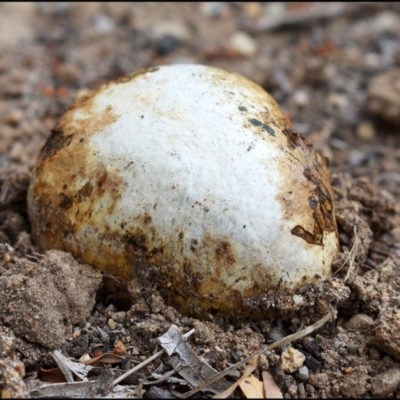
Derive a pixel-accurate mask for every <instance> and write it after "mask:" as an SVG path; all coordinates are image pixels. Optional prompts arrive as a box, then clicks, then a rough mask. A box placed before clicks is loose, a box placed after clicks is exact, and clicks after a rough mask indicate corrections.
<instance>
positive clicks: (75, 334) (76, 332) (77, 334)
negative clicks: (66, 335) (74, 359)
mask: <svg viewBox="0 0 400 400" xmlns="http://www.w3.org/2000/svg"><path fill="white" fill-rule="evenodd" d="M79 336H81V331H80V330H79V329H78V330H76V331H75V332H74V333H73V334H72V337H73V338H74V339H76V338H78V337H79Z"/></svg>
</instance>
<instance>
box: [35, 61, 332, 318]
mask: <svg viewBox="0 0 400 400" xmlns="http://www.w3.org/2000/svg"><path fill="white" fill-rule="evenodd" d="M28 205H29V213H30V219H31V222H32V233H33V237H34V239H35V240H36V242H37V244H38V245H39V246H40V247H41V248H42V249H50V248H59V249H63V250H66V251H69V252H71V253H72V254H73V255H74V256H75V257H77V258H78V259H81V260H83V261H84V262H86V263H88V264H91V265H93V266H95V267H97V268H100V269H103V270H106V271H109V272H110V273H112V274H115V275H118V276H120V277H122V278H124V279H131V278H139V279H148V280H149V281H151V282H154V283H155V284H156V285H157V286H158V287H159V288H160V291H161V292H162V293H164V294H165V296H166V297H168V299H169V300H171V301H172V302H173V303H174V304H178V305H179V307H180V308H181V310H183V311H185V312H188V313H199V312H203V311H206V312H207V311H212V310H217V311H219V312H221V313H223V312H225V313H231V314H232V313H237V312H239V310H240V309H241V307H242V306H243V302H244V300H246V299H251V298H253V297H254V296H258V295H262V294H274V293H277V292H279V293H293V292H294V291H295V290H296V289H298V288H299V287H300V286H302V285H304V284H305V283H307V282H313V281H315V279H317V278H316V277H322V278H324V277H328V276H329V275H330V267H331V262H332V260H333V257H334V256H335V255H336V253H337V251H338V237H337V229H336V223H335V217H334V213H333V208H332V189H331V186H330V183H329V171H328V167H327V162H326V160H325V159H324V158H323V157H321V156H320V155H319V154H318V153H317V152H316V151H315V150H314V148H313V147H312V146H311V145H310V144H308V143H307V141H306V140H305V139H304V138H303V137H302V136H301V135H300V134H298V133H297V132H296V131H295V130H294V129H293V127H292V125H291V123H290V121H289V120H288V118H287V117H286V116H285V115H284V114H283V113H282V112H281V110H280V108H279V106H278V105H277V103H276V102H275V101H274V100H273V99H272V97H271V96H270V95H269V94H268V93H266V92H265V91H264V90H263V89H262V88H261V87H259V86H258V85H256V84H255V83H253V82H251V81H250V80H248V79H246V78H244V77H242V76H240V75H237V74H233V73H229V72H226V71H223V70H221V69H217V68H211V67H207V66H202V65H170V66H162V67H159V68H151V69H148V70H143V71H139V72H137V73H135V74H131V75H128V76H126V77H124V78H123V79H119V80H117V81H114V82H110V83H108V84H106V85H104V86H102V87H101V88H100V89H98V90H97V91H94V92H92V93H90V94H89V95H87V96H85V97H83V98H81V99H79V100H78V101H77V103H76V104H75V105H73V106H72V107H71V108H70V109H69V110H68V111H67V112H66V113H65V114H64V115H63V116H62V118H61V119H60V121H59V122H58V124H57V125H56V126H55V128H54V129H53V130H52V133H51V135H50V137H49V138H48V140H47V142H46V143H45V145H44V147H43V148H42V150H41V152H40V155H39V158H38V161H37V164H36V166H35V168H34V170H33V174H32V181H31V184H30V188H29V192H28ZM239 313H240V312H239Z"/></svg>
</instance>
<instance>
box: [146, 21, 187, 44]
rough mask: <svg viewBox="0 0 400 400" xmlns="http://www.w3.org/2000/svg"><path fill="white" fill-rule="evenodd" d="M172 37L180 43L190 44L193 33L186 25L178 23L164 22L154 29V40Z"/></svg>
mask: <svg viewBox="0 0 400 400" xmlns="http://www.w3.org/2000/svg"><path fill="white" fill-rule="evenodd" d="M163 36H170V37H172V38H174V39H175V40H176V41H178V42H179V43H186V42H189V41H190V40H191V38H192V33H191V31H190V30H189V29H188V27H187V26H186V25H185V24H182V23H181V22H178V21H163V22H160V23H159V24H157V25H156V26H155V27H154V29H153V37H154V39H159V38H162V37H163Z"/></svg>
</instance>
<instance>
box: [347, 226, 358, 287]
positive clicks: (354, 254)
mask: <svg viewBox="0 0 400 400" xmlns="http://www.w3.org/2000/svg"><path fill="white" fill-rule="evenodd" d="M353 229H354V246H353V248H352V249H351V252H350V253H351V257H350V261H349V269H348V270H347V273H346V276H345V278H344V282H346V281H347V279H349V277H350V274H351V271H352V270H353V267H354V259H355V258H356V255H357V247H358V236H357V227H356V226H355V225H354V227H353Z"/></svg>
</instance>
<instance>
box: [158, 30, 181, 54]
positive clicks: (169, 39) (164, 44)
mask: <svg viewBox="0 0 400 400" xmlns="http://www.w3.org/2000/svg"><path fill="white" fill-rule="evenodd" d="M178 44H179V42H178V40H177V39H176V38H174V37H173V36H171V35H163V36H161V37H160V38H159V39H158V40H157V42H156V52H157V54H158V55H159V56H166V55H168V54H169V53H171V52H172V51H173V50H175V48H176V47H177V45H178Z"/></svg>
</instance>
